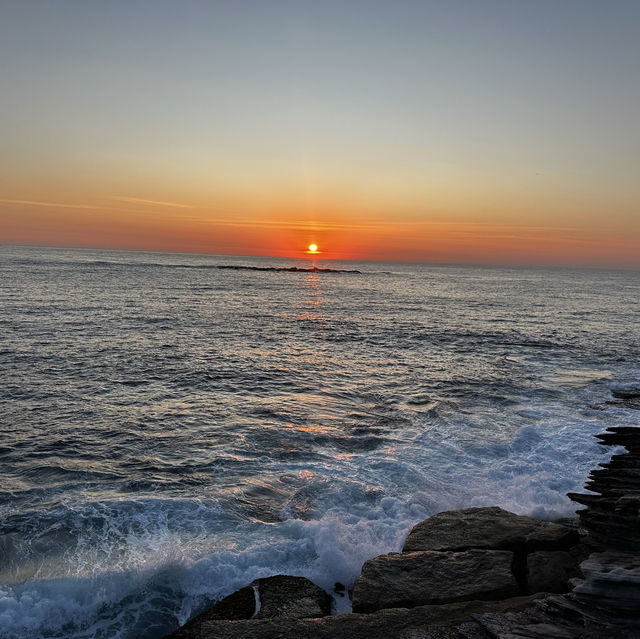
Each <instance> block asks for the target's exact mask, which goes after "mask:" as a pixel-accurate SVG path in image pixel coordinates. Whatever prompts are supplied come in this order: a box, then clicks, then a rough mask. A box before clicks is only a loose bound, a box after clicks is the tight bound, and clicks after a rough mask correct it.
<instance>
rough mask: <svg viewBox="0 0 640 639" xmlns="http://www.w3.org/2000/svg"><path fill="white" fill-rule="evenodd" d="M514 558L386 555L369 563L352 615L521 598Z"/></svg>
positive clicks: (504, 554)
mask: <svg viewBox="0 0 640 639" xmlns="http://www.w3.org/2000/svg"><path fill="white" fill-rule="evenodd" d="M512 562H513V553H511V552H509V551H504V550H469V551H466V552H434V551H418V552H403V553H392V554H390V555H381V556H380V557H374V558H373V559H370V560H369V561H367V562H365V564H364V566H363V567H362V574H361V575H360V577H359V579H358V580H357V581H356V584H355V586H354V589H353V611H354V612H372V611H374V610H380V609H381V608H399V607H404V608H412V607H414V606H420V605H424V604H444V603H450V602H455V601H465V600H471V599H501V598H505V597H512V596H514V595H517V594H518V584H517V583H516V580H515V578H514V576H513V574H512V572H511V564H512Z"/></svg>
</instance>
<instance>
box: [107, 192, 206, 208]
mask: <svg viewBox="0 0 640 639" xmlns="http://www.w3.org/2000/svg"><path fill="white" fill-rule="evenodd" d="M109 199H111V200H117V201H118V202H128V203H129V204H148V205H151V206H169V207H173V208H176V209H192V208H194V207H193V206H191V204H180V203H179V202H162V201H161V200H145V199H144V198H141V197H126V196H124V195H113V196H111V197H110V198H109Z"/></svg>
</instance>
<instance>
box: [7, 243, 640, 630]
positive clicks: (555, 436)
mask: <svg viewBox="0 0 640 639" xmlns="http://www.w3.org/2000/svg"><path fill="white" fill-rule="evenodd" d="M314 264H315V265H316V266H318V267H322V268H330V269H337V270H349V271H353V270H357V271H360V273H352V272H317V271H316V272H314V271H304V270H299V271H290V270H281V269H283V268H284V269H288V268H292V267H296V268H300V269H305V268H309V267H310V266H313V265H314ZM219 266H247V267H253V268H251V269H229V268H224V269H221V268H218V267H219ZM256 268H257V269H267V270H254V269H256ZM271 269H278V270H271ZM639 327H640V273H638V272H634V271H604V270H602V271H598V270H566V269H535V268H493V267H466V266H464V267H463V266H433V265H425V264H423V265H416V264H401V263H389V264H383V263H374V262H369V263H354V262H342V263H337V262H327V261H323V260H322V258H321V256H320V257H316V258H310V259H308V260H298V261H296V260H283V259H269V258H247V257H229V256H204V255H180V254H159V253H136V252H112V251H97V250H96V251H89V250H68V249H44V248H21V247H8V246H5V247H0V382H1V384H0V637H2V638H3V639H5V638H12V639H13V638H19V639H30V638H34V639H38V638H45V637H47V638H48V637H68V638H74V639H80V638H89V637H92V638H98V639H105V638H107V637H109V638H116V637H118V638H122V639H133V638H137V639H157V638H160V637H162V636H163V634H165V633H166V632H168V631H170V630H172V629H173V628H175V627H176V626H177V625H178V624H179V623H183V622H184V621H186V620H187V619H188V618H189V617H190V616H191V615H193V614H194V613H196V612H198V611H199V610H201V609H202V608H203V607H205V606H207V605H208V604H211V603H212V602H213V601H215V600H216V599H219V598H220V597H222V596H224V595H227V594H229V593H231V592H232V591H234V590H235V589H237V588H239V587H241V586H244V585H246V584H247V583H249V582H250V581H251V580H253V579H254V578H256V577H264V576H268V575H272V574H277V573H288V574H295V575H304V576H306V577H309V578H310V579H312V580H313V581H315V582H316V583H318V584H319V585H321V586H322V587H324V588H326V589H328V590H330V591H331V590H332V589H333V586H334V583H335V582H337V581H339V582H342V583H344V584H346V585H347V586H350V585H352V584H353V582H354V580H355V578H356V577H357V575H358V573H359V570H360V567H361V565H362V563H363V561H365V560H366V559H367V558H369V557H372V556H374V555H377V554H380V553H385V552H390V551H396V550H399V549H400V547H401V545H402V543H403V540H404V537H405V535H406V534H407V532H408V530H409V529H410V527H411V526H412V525H413V524H415V523H416V522H418V521H419V520H421V519H423V518H424V517H426V516H428V515H430V514H433V513H436V512H438V511H441V510H445V509H451V508H461V507H468V506H482V505H494V504H497V505H500V506H502V507H504V508H507V509H509V510H513V511H515V512H518V513H522V514H530V515H535V516H538V517H544V518H554V517H559V516H566V515H571V514H572V513H573V512H574V511H575V506H574V505H572V504H571V503H570V502H569V500H568V499H567V498H566V497H565V493H566V492H567V491H571V490H577V489H580V488H581V486H582V484H583V483H584V480H585V478H586V475H587V473H588V471H589V470H590V469H591V468H592V467H593V466H594V465H595V464H596V463H597V462H599V461H604V460H605V459H606V458H607V457H608V455H609V454H610V452H611V451H608V450H605V449H603V448H602V447H599V446H598V445H597V444H596V443H595V440H594V438H593V437H592V435H593V434H594V433H597V432H599V431H602V430H603V429H604V428H605V427H607V426H610V425H614V424H622V425H624V424H627V425H637V424H638V421H639V417H640V413H639V412H638V411H634V410H631V409H630V408H625V407H624V406H623V405H620V404H605V403H604V402H606V401H608V400H611V399H612V397H611V390H612V389H616V388H627V387H638V386H640V328H639ZM348 608H349V603H348V600H346V599H344V598H340V597H338V596H337V597H336V610H337V611H344V610H348Z"/></svg>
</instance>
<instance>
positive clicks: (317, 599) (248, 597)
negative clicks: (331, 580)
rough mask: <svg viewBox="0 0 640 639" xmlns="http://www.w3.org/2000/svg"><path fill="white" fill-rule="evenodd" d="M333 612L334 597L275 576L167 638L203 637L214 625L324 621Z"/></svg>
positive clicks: (254, 584) (302, 581)
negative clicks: (208, 626)
mask: <svg viewBox="0 0 640 639" xmlns="http://www.w3.org/2000/svg"><path fill="white" fill-rule="evenodd" d="M330 612H331V597H330V596H329V595H328V594H327V593H326V592H325V591H324V590H322V588H320V587H319V586H316V584H314V583H313V582H312V581H309V579H305V578H304V577H292V576H290V575H275V576H274V577H265V578H263V579H256V580H255V581H253V582H252V583H251V584H249V585H248V586H245V587H244V588H241V589H240V590H236V592H234V593H232V594H230V595H229V596H228V597H225V598H224V599H221V600H220V601H218V602H217V603H216V604H214V605H213V606H211V608H208V609H207V610H205V611H204V612H201V613H200V614H199V615H197V616H195V617H194V618H193V619H191V620H189V621H188V622H187V623H186V624H185V625H184V626H182V627H181V628H179V629H178V630H176V631H175V632H174V633H172V634H171V635H169V636H168V638H167V639H169V637H170V638H171V639H176V638H180V639H192V638H195V637H200V636H202V627H203V625H206V624H209V623H212V622H214V621H229V622H231V621H242V620H253V619H270V618H275V617H291V618H306V617H322V616H324V615H328V614H330Z"/></svg>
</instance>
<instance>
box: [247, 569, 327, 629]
mask: <svg viewBox="0 0 640 639" xmlns="http://www.w3.org/2000/svg"><path fill="white" fill-rule="evenodd" d="M251 585H252V586H255V587H257V589H258V600H259V602H260V608H259V610H258V611H257V612H256V614H255V619H270V618H271V617H296V618H300V619H301V618H304V617H323V616H324V615H328V614H330V613H331V597H330V596H329V595H328V594H327V593H326V592H325V591H324V590H322V588H320V587H319V586H316V585H315V584H314V583H313V582H312V581H309V580H308V579H305V578H304V577H291V576H289V575H276V576H275V577H266V578H265V579H256V581H254V582H253V583H252V584H251Z"/></svg>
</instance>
